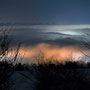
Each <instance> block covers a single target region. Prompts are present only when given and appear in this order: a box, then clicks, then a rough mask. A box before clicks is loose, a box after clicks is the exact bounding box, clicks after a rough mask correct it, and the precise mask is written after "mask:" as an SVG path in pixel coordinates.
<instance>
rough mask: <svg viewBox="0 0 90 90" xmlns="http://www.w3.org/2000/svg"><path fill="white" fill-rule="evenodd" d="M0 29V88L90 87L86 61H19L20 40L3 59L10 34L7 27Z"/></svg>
mask: <svg viewBox="0 0 90 90" xmlns="http://www.w3.org/2000/svg"><path fill="white" fill-rule="evenodd" d="M0 33H1V35H0V90H90V63H88V64H84V63H82V62H66V63H62V64H61V63H57V64H52V63H51V62H49V63H47V64H45V63H43V64H39V65H31V66H29V65H27V64H23V65H22V64H21V63H18V59H17V57H18V53H19V49H20V46H21V43H19V44H18V45H17V47H16V48H15V52H16V53H15V55H14V56H13V58H12V60H9V61H8V62H7V55H8V53H9V51H12V48H11V46H10V45H11V38H10V37H9V36H8V34H9V32H8V31H7V29H4V30H1V31H0ZM85 46H86V47H87V46H90V45H87V44H85ZM87 48H88V49H89V47H87ZM11 61H12V62H11ZM21 77H23V78H21ZM27 85H28V86H27ZM21 87H22V88H21Z"/></svg>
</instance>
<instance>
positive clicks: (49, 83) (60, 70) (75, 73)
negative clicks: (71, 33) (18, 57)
mask: <svg viewBox="0 0 90 90" xmlns="http://www.w3.org/2000/svg"><path fill="white" fill-rule="evenodd" d="M89 70H90V64H89V63H88V64H87V65H86V64H84V63H80V62H66V63H64V64H61V63H58V64H52V63H47V64H40V65H31V66H29V65H26V64H24V65H22V64H20V63H19V64H16V65H13V64H12V63H8V62H6V61H3V62H0V90H90V77H89V75H90V74H89ZM26 72H27V73H26ZM15 73H18V74H19V75H20V76H21V77H24V79H25V80H26V84H27V80H28V81H29V82H28V85H29V87H28V88H27V87H26V88H25V89H24V88H23V89H19V87H16V86H15V82H16V80H18V79H19V78H20V77H18V78H16V79H13V77H15V75H16V74H15ZM18 83H20V84H21V86H22V84H23V82H18ZM24 83H25V82H24ZM23 87H24V85H23Z"/></svg>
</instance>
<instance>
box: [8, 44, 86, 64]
mask: <svg viewBox="0 0 90 90" xmlns="http://www.w3.org/2000/svg"><path fill="white" fill-rule="evenodd" d="M13 53H14V54H15V52H13ZM11 55H12V52H9V54H8V57H11ZM40 55H43V56H44V59H43V60H44V61H46V60H50V61H52V60H53V61H52V62H54V60H57V61H59V62H61V61H67V60H71V59H72V61H78V60H79V59H80V58H81V57H83V56H84V55H83V54H82V53H81V52H80V51H79V50H78V48H77V47H75V46H64V47H60V46H55V45H50V44H45V43H42V44H38V45H36V46H31V47H27V48H26V47H22V48H21V49H20V51H19V56H20V57H23V56H24V59H23V61H22V63H36V62H38V61H37V58H38V59H40ZM51 58H52V59H51Z"/></svg>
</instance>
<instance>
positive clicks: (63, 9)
mask: <svg viewBox="0 0 90 90" xmlns="http://www.w3.org/2000/svg"><path fill="white" fill-rule="evenodd" d="M0 22H13V23H26V24H27V23H28V24H59V25H63V24H66V25H68V24H90V0H0Z"/></svg>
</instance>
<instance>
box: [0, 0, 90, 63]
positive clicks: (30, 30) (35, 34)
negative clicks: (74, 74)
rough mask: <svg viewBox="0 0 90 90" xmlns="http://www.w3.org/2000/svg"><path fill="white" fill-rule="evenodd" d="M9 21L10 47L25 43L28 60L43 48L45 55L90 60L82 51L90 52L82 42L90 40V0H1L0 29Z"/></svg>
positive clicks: (23, 49)
mask: <svg viewBox="0 0 90 90" xmlns="http://www.w3.org/2000/svg"><path fill="white" fill-rule="evenodd" d="M7 25H10V26H11V34H10V35H11V37H12V39H13V40H12V46H11V47H16V46H17V44H18V42H22V44H23V45H22V48H21V50H20V52H21V54H20V56H23V55H22V52H24V53H26V55H25V59H24V60H25V62H27V61H28V62H30V63H32V62H33V58H34V57H35V56H38V55H39V54H40V53H41V52H43V54H44V55H45V58H46V59H48V58H51V57H53V58H54V59H58V60H59V61H62V60H63V61H64V60H67V58H70V56H72V57H73V58H74V60H79V59H80V60H83V61H84V60H87V61H90V58H87V57H85V56H84V55H83V54H82V52H81V51H83V52H85V54H87V55H90V50H88V49H87V48H84V47H83V45H82V42H86V43H90V35H89V33H90V0H0V31H2V27H4V28H8V26H7ZM0 33H1V32H0ZM80 50H81V51H80ZM85 58H87V59H85Z"/></svg>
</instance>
